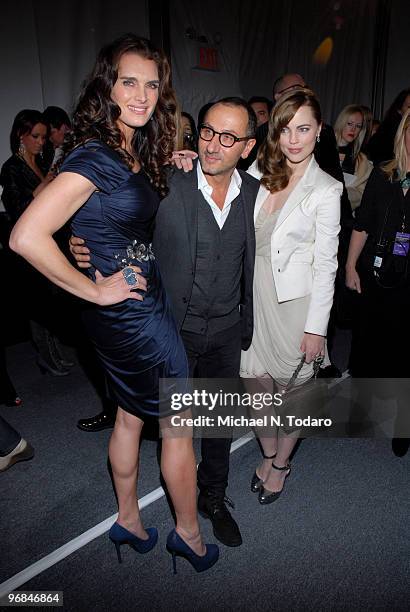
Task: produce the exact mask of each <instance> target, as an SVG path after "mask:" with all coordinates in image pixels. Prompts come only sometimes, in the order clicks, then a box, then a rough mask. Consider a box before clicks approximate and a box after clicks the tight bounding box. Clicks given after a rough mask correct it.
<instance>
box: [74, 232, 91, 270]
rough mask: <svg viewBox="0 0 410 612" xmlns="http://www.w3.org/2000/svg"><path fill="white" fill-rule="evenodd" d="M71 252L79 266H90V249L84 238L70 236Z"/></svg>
mask: <svg viewBox="0 0 410 612" xmlns="http://www.w3.org/2000/svg"><path fill="white" fill-rule="evenodd" d="M70 253H71V255H72V256H73V257H74V259H75V261H76V263H77V266H78V267H79V268H90V267H91V264H90V250H89V249H88V248H87V247H86V246H85V242H84V240H83V239H82V238H78V237H77V236H71V237H70Z"/></svg>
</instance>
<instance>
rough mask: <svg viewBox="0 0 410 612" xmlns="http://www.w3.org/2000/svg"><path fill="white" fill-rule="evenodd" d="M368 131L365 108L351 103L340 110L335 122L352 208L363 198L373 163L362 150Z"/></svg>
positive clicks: (341, 161)
mask: <svg viewBox="0 0 410 612" xmlns="http://www.w3.org/2000/svg"><path fill="white" fill-rule="evenodd" d="M367 131H368V121H366V120H365V116H364V112H363V108H362V107H361V106H358V105H354V104H350V105H349V106H345V107H344V109H343V110H342V111H341V112H340V114H339V116H338V117H337V119H336V122H335V135H336V141H337V145H338V148H339V157H340V163H341V166H342V170H343V175H344V179H345V184H346V189H347V193H348V196H349V200H350V204H351V207H352V210H355V209H356V208H357V207H358V206H359V204H360V200H361V199H362V195H363V191H364V188H365V187H366V183H367V179H368V178H369V176H370V172H371V171H372V169H373V165H372V163H371V162H369V160H368V159H367V157H366V155H365V154H364V153H363V152H362V151H361V148H362V145H363V143H364V141H365V139H366V134H367Z"/></svg>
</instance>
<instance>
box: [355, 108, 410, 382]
mask: <svg viewBox="0 0 410 612" xmlns="http://www.w3.org/2000/svg"><path fill="white" fill-rule="evenodd" d="M394 152H395V155H394V159H393V160H391V161H389V162H388V163H385V164H383V165H382V166H381V167H378V168H375V169H374V170H373V172H372V174H371V176H370V179H369V181H368V183H367V187H366V189H365V192H364V194H363V198H362V204H361V207H360V209H359V210H358V214H357V218H356V221H355V226H354V230H353V233H352V237H351V240H350V247H349V255H348V259H347V264H346V285H347V286H348V287H349V288H350V289H353V290H355V291H357V292H358V293H360V294H361V300H360V302H361V308H360V313H359V320H358V324H357V327H356V329H355V334H354V338H353V346H352V354H351V371H352V374H354V375H355V376H362V377H364V376H382V377H385V378H387V377H389V376H396V377H399V376H403V377H408V376H409V369H408V363H409V360H408V357H407V351H408V340H409V339H410V334H409V332H408V329H409V328H408V324H407V323H408V312H409V307H410V275H409V272H410V269H409V248H408V245H409V242H408V237H406V234H408V233H409V232H410V194H409V187H410V111H407V113H406V114H405V115H404V116H403V119H402V121H401V122H400V125H399V128H398V130H397V134H396V139H395V146H394ZM376 257H378V258H379V259H378V260H375V258H376ZM393 356H394V357H393Z"/></svg>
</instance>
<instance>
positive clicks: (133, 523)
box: [108, 407, 148, 540]
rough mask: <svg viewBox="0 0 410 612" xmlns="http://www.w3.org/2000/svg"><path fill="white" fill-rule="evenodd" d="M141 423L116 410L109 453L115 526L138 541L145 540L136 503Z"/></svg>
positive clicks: (132, 416) (137, 419)
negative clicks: (116, 518)
mask: <svg viewBox="0 0 410 612" xmlns="http://www.w3.org/2000/svg"><path fill="white" fill-rule="evenodd" d="M143 425H144V422H143V421H142V420H141V419H139V418H138V417H136V416H134V415H133V414H130V413H129V412H126V411H125V410H123V409H122V408H120V407H118V411H117V418H116V421H115V426H114V430H113V432H112V435H111V439H110V444H109V447H108V453H109V457H110V462H111V468H112V473H113V477H114V484H115V490H116V493H117V498H118V523H119V524H120V525H121V526H122V527H125V529H128V531H131V532H132V533H134V534H135V535H136V536H138V537H139V538H142V539H144V540H146V539H148V534H147V532H146V531H145V529H144V527H143V526H142V522H141V516H140V511H139V508H138V501H137V476H138V455H139V445H140V436H141V430H142V428H143Z"/></svg>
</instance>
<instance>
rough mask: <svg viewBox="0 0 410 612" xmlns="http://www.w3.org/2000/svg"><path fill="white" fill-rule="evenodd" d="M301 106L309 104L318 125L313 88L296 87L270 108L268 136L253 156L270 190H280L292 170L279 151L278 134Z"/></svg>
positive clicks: (264, 182) (320, 116)
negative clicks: (255, 156)
mask: <svg viewBox="0 0 410 612" xmlns="http://www.w3.org/2000/svg"><path fill="white" fill-rule="evenodd" d="M301 106H309V107H310V108H311V109H312V113H313V116H314V118H315V119H316V121H317V122H318V124H319V125H320V124H321V123H322V114H321V111H320V105H319V101H318V99H317V98H316V96H315V94H314V93H313V91H311V90H310V89H307V88H300V89H296V90H293V91H291V92H289V93H287V94H285V95H283V96H282V97H281V98H280V99H279V101H278V102H277V103H276V106H274V108H273V110H272V113H271V116H270V119H269V128H268V135H267V137H266V140H265V142H264V143H263V145H262V146H261V147H260V149H259V152H258V158H257V159H258V168H259V170H260V171H261V172H262V179H261V183H262V185H263V186H264V187H266V189H267V190H268V191H270V192H271V193H276V192H277V191H282V189H285V188H286V187H287V186H288V184H289V180H290V177H291V174H292V171H291V169H290V167H289V166H288V164H287V162H286V157H285V155H284V154H283V153H282V151H281V148H280V135H281V131H282V129H283V128H284V127H286V126H287V125H288V123H289V122H290V121H292V119H293V117H294V116H295V114H296V112H297V111H298V110H299V108H300V107H301Z"/></svg>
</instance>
